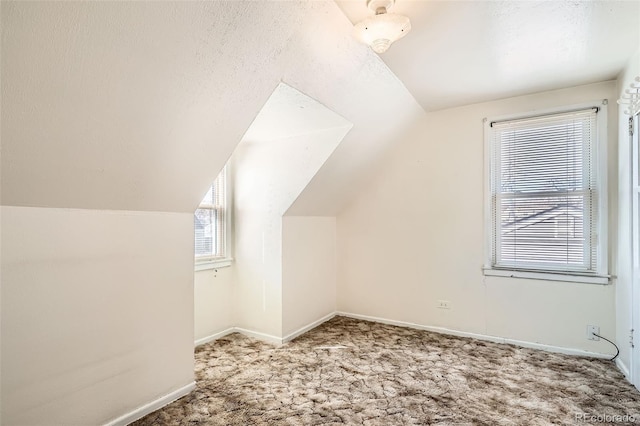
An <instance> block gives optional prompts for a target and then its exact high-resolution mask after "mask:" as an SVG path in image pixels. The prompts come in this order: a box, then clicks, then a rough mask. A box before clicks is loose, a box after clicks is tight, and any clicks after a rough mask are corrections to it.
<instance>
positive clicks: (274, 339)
mask: <svg viewBox="0 0 640 426" xmlns="http://www.w3.org/2000/svg"><path fill="white" fill-rule="evenodd" d="M233 331H235V332H237V333H240V334H244V335H245V336H248V337H253V338H254V339H258V340H262V341H263V342H267V343H273V344H274V345H281V344H282V337H278V336H272V335H271V334H266V333H261V332H259V331H253V330H247V329H246V328H241V327H233Z"/></svg>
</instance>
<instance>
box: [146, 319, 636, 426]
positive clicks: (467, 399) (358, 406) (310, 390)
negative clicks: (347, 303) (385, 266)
mask: <svg viewBox="0 0 640 426" xmlns="http://www.w3.org/2000/svg"><path fill="white" fill-rule="evenodd" d="M195 357H196V367H195V368H196V373H195V374H196V382H197V385H196V389H195V390H194V391H193V392H191V393H190V394H189V395H187V396H185V397H184V398H182V399H180V400H178V401H176V402H174V403H172V404H170V405H168V406H166V407H164V408H163V409H161V410H159V411H156V412H154V413H151V414H149V415H148V416H146V417H144V418H142V419H140V420H138V421H136V422H135V423H133V424H134V425H136V426H142V425H340V424H348V425H428V424H439V425H467V424H471V425H491V426H493V425H548V424H585V423H586V424H589V423H596V424H640V393H639V392H638V391H637V390H636V389H635V388H634V387H633V386H631V385H630V384H629V383H628V382H627V381H626V380H625V379H624V377H623V375H622V374H621V373H620V372H619V371H618V369H617V368H616V367H615V365H614V364H613V363H612V362H611V361H607V360H601V359H591V358H581V357H574V356H567V355H560V354H554V353H549V352H543V351H539V350H533V349H524V348H520V347H516V346H512V345H506V344H497V343H491V342H485V341H480V340H474V339H469V338H460V337H453V336H447V335H443V334H438V333H431V332H427V331H420V330H414V329H409V328H403V327H395V326H390V325H384V324H378V323H372V322H367V321H360V320H354V319H350V318H345V317H335V318H333V319H332V320H330V321H328V322H326V323H324V324H322V325H321V326H319V327H317V328H315V329H313V330H311V331H309V332H308V333H306V334H304V335H302V336H300V337H298V338H297V339H295V340H293V341H292V342H289V343H287V344H285V345H282V346H280V347H276V346H273V345H270V344H267V343H264V342H261V341H258V340H254V339H251V338H248V337H245V336H242V335H240V334H231V335H228V336H226V337H224V338H222V339H219V340H216V341H214V342H211V343H209V344H206V345H202V346H199V347H198V348H196V354H195Z"/></svg>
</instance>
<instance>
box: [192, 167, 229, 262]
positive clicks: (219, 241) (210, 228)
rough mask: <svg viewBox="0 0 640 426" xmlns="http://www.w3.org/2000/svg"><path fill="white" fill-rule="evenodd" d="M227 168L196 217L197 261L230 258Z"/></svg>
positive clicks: (204, 200)
mask: <svg viewBox="0 0 640 426" xmlns="http://www.w3.org/2000/svg"><path fill="white" fill-rule="evenodd" d="M228 219H229V212H228V205H227V168H226V167H225V168H224V169H223V170H222V172H220V174H219V175H218V177H217V178H216V180H215V181H214V182H213V184H211V186H210V187H209V190H208V191H207V193H206V194H205V196H204V199H203V200H202V202H201V203H200V205H199V206H198V209H197V210H196V212H195V217H194V234H195V258H196V263H200V264H202V263H214V262H216V261H220V260H226V259H227V258H228V254H229V253H228V247H227V232H228Z"/></svg>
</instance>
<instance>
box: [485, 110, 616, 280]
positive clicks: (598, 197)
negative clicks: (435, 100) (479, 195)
mask: <svg viewBox="0 0 640 426" xmlns="http://www.w3.org/2000/svg"><path fill="white" fill-rule="evenodd" d="M605 117H606V111H602V108H601V107H589V108H583V109H579V110H572V111H569V112H559V113H558V112H556V113H553V114H547V115H541V116H536V117H529V118H516V119H508V120H501V121H493V122H489V123H487V124H488V128H487V137H488V141H487V142H488V146H487V148H488V154H489V173H488V177H489V182H488V188H489V199H488V200H487V202H488V206H489V208H488V210H489V212H488V214H489V222H490V226H489V228H490V229H489V231H488V235H489V238H490V241H489V243H488V246H490V249H489V256H488V257H489V259H488V262H489V264H488V265H487V266H486V267H485V269H486V270H487V269H488V270H493V271H496V270H498V271H499V270H503V271H504V270H508V271H530V272H538V273H551V274H569V275H574V276H575V275H583V276H603V275H604V274H606V256H607V254H606V226H607V225H606V204H605V203H606V192H605V188H606V186H605V182H604V175H605V173H602V172H601V171H602V163H601V162H602V161H604V158H603V157H604V152H602V151H604V150H603V149H600V147H601V146H604V144H599V140H600V139H603V138H604V135H605V134H606V133H605V132H604V131H603V130H604V129H600V128H599V127H605V126H606V123H605V122H604V118H605ZM496 275H502V274H499V273H498V274H496ZM511 276H517V275H511ZM564 280H566V279H564ZM577 281H581V280H577ZM587 281H588V280H587ZM605 282H606V279H605Z"/></svg>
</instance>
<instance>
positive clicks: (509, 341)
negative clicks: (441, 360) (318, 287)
mask: <svg viewBox="0 0 640 426" xmlns="http://www.w3.org/2000/svg"><path fill="white" fill-rule="evenodd" d="M336 315H340V316H344V317H348V318H354V319H361V320H365V321H373V322H379V323H382V324H389V325H397V326H400V327H409V328H415V329H418V330H426V331H433V332H435V333H440V334H448V335H452V336H459V337H471V338H473V339H479V340H485V341H489V342H495V343H507V344H511V345H516V346H520V347H523V348H530V349H540V350H543V351H547V352H556V353H561V354H566V355H576V356H586V357H592V358H604V359H606V358H610V357H611V355H607V354H602V353H598V352H589V351H583V350H581V349H572V348H565V347H562V346H551V345H544V344H542V343H535V342H527V341H524V340H515V339H508V338H504V337H498V336H489V335H486V334H479V333H469V332H466V331H458V330H451V329H449V328H444V327H433V326H428V325H421V324H414V323H411V322H405V321H396V320H390V319H386V318H379V317H372V316H369V315H360V314H352V313H349V312H341V311H338V312H336Z"/></svg>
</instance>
